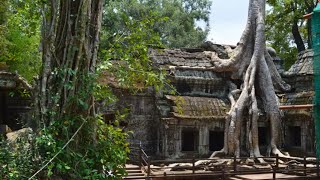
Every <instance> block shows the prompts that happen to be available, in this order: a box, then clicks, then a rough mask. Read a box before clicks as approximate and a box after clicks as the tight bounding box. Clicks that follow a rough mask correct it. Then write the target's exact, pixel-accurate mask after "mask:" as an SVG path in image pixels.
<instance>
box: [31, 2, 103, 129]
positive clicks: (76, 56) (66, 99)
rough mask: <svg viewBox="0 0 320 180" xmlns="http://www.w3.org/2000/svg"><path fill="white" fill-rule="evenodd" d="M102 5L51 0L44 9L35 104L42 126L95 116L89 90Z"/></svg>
mask: <svg viewBox="0 0 320 180" xmlns="http://www.w3.org/2000/svg"><path fill="white" fill-rule="evenodd" d="M102 5H103V1H102V0H94V1H93V0H61V1H60V0H50V1H48V4H47V6H45V9H44V14H45V16H44V19H43V27H42V49H43V56H42V62H43V67H42V72H41V75H40V78H39V81H38V92H39V93H38V96H37V101H36V107H37V108H38V109H37V110H38V114H37V115H38V117H39V120H40V123H41V124H39V125H41V126H48V125H49V124H50V123H51V122H52V121H54V120H57V119H60V118H61V117H63V116H68V115H70V116H71V115H83V116H84V117H86V116H89V115H92V114H93V113H94V109H93V108H92V105H93V97H92V94H91V93H87V94H86V90H87V89H88V88H90V87H92V81H90V77H91V75H92V74H93V73H94V72H95V65H96V61H97V51H98V42H99V31H100V26H101V17H102Z"/></svg>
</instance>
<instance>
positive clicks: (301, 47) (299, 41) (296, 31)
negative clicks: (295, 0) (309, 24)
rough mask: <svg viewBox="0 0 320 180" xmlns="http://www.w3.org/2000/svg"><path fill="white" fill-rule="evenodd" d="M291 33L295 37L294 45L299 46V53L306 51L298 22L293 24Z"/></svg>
mask: <svg viewBox="0 0 320 180" xmlns="http://www.w3.org/2000/svg"><path fill="white" fill-rule="evenodd" d="M291 32H292V35H293V39H294V43H295V44H296V45H297V48H298V52H302V51H304V50H306V48H305V45H304V42H303V40H302V37H301V35H300V32H299V26H298V22H297V21H296V20H295V21H294V22H293V24H292V28H291Z"/></svg>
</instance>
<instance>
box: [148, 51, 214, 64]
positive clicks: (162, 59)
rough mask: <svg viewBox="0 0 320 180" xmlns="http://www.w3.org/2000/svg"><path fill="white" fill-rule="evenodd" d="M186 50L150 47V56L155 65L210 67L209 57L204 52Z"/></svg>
mask: <svg viewBox="0 0 320 180" xmlns="http://www.w3.org/2000/svg"><path fill="white" fill-rule="evenodd" d="M199 51H200V52H187V51H184V50H183V49H151V50H150V57H151V59H152V61H153V62H154V63H155V64H157V65H160V66H161V65H171V66H184V67H203V68H209V67H212V64H211V63H210V59H209V58H208V57H206V56H205V54H204V52H202V51H201V50H199Z"/></svg>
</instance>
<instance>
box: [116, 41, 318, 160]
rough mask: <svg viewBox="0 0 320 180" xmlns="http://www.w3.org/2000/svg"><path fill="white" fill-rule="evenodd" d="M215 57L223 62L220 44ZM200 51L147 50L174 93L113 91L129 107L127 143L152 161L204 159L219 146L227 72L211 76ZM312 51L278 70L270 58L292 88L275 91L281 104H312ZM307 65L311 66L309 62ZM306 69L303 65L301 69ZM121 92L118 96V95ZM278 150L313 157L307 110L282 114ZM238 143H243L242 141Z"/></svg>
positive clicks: (263, 125) (263, 126)
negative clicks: (290, 65) (130, 93)
mask: <svg viewBox="0 0 320 180" xmlns="http://www.w3.org/2000/svg"><path fill="white" fill-rule="evenodd" d="M213 47H214V48H213V49H212V46H211V50H214V51H215V52H216V53H217V54H218V55H219V56H220V58H228V57H227V54H226V53H225V48H231V49H232V48H234V47H231V46H230V47H227V46H222V45H213ZM204 50H208V49H206V47H204V49H151V50H150V57H151V59H152V61H153V63H154V65H155V67H157V68H159V69H162V70H166V71H167V73H168V74H167V77H168V78H169V79H170V81H171V84H172V85H173V86H174V87H175V89H176V91H177V92H176V93H175V94H174V95H173V94H168V93H165V92H166V91H163V92H158V93H156V92H154V91H153V90H150V88H149V89H148V90H146V92H144V93H140V94H136V95H129V94H128V93H127V94H121V93H118V97H120V98H119V99H120V102H119V103H118V104H121V105H122V107H127V108H128V109H130V111H129V112H130V113H129V116H128V124H127V129H128V130H131V131H132V132H133V134H132V135H131V136H130V139H129V142H131V144H132V145H133V144H141V145H142V147H143V148H144V149H145V150H146V151H147V152H148V154H149V155H152V156H154V157H157V158H161V157H162V158H181V157H188V156H189V157H190V156H196V157H201V156H208V155H209V154H211V153H212V152H213V151H216V150H220V149H221V148H222V147H223V137H224V125H225V117H226V113H227V112H228V111H229V108H230V107H229V106H230V103H229V101H228V100H227V99H228V98H227V94H228V92H229V89H228V87H229V86H228V84H229V83H233V84H235V85H236V86H240V83H239V82H237V81H234V80H231V77H230V74H228V73H225V72H214V71H213V70H212V68H213V67H212V64H211V62H210V59H209V58H208V57H207V56H206V55H205V53H204ZM311 53H312V51H306V52H305V53H303V54H300V56H299V60H298V61H297V63H296V64H295V65H293V66H292V68H291V69H290V70H289V71H287V72H283V69H282V67H281V64H282V62H281V60H280V59H279V58H278V57H276V56H274V58H275V61H276V62H275V63H276V64H277V68H278V69H279V70H280V71H282V74H283V77H284V80H285V81H287V82H288V83H289V84H290V85H292V87H293V90H292V91H291V92H290V93H281V92H279V93H278V96H279V100H280V103H281V104H282V105H297V104H312V99H313V93H314V92H313V82H312V80H313V78H312V75H313V73H312V66H311V69H310V67H309V66H310V65H312V54H311ZM310 62H311V63H310ZM307 66H308V67H307ZM120 94H121V95H120ZM283 114H284V116H283V119H282V129H283V140H284V141H283V148H284V149H285V150H288V151H289V152H292V153H297V152H299V153H300V154H298V155H302V154H301V152H302V153H303V154H304V153H309V154H312V153H314V127H313V120H312V112H311V110H310V109H300V110H284V111H283ZM258 126H259V129H258V131H259V144H260V147H261V151H262V153H265V152H266V149H267V147H266V144H267V142H268V141H269V140H268V139H267V138H266V137H268V133H269V129H268V128H269V125H268V123H267V122H265V121H264V118H263V117H262V118H261V119H260V120H259V123H258ZM243 144H244V143H243Z"/></svg>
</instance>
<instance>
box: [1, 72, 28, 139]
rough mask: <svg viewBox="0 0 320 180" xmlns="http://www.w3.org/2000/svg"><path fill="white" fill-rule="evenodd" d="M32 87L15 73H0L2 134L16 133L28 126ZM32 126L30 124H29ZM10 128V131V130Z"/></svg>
mask: <svg viewBox="0 0 320 180" xmlns="http://www.w3.org/2000/svg"><path fill="white" fill-rule="evenodd" d="M30 88H31V86H30V85H29V84H27V83H26V81H25V80H23V78H21V77H20V76H19V75H17V74H15V73H10V72H7V71H0V127H1V128H0V129H1V130H0V131H2V132H0V133H1V134H3V133H6V132H5V131H11V130H12V131H15V130H18V129H21V128H22V127H23V126H24V125H26V124H28V123H29V122H28V120H30V119H31V118H30V114H29V111H30V110H31V107H30V106H31V97H30V96H31V92H30ZM29 125H30V124H29ZM9 128H10V130H9Z"/></svg>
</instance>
